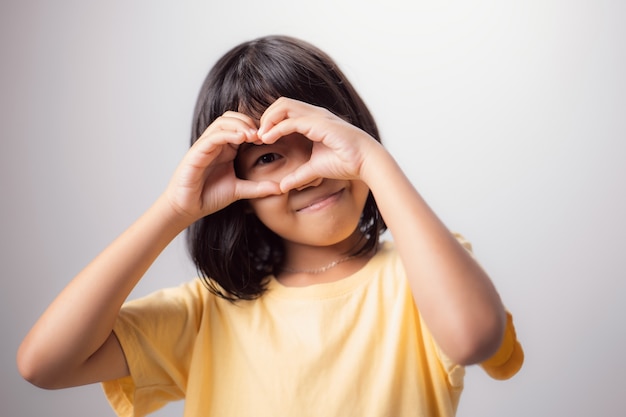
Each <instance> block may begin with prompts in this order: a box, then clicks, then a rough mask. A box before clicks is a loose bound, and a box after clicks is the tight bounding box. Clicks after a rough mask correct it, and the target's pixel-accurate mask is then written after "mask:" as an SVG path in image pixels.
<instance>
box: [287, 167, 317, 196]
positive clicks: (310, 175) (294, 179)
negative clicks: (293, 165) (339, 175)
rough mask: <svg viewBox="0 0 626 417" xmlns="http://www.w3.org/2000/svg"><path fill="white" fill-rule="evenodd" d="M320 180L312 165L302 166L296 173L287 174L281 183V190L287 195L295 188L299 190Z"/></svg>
mask: <svg viewBox="0 0 626 417" xmlns="http://www.w3.org/2000/svg"><path fill="white" fill-rule="evenodd" d="M318 178H319V174H317V173H316V172H315V171H314V170H313V167H312V166H311V164H310V163H306V164H303V165H300V166H299V167H298V168H297V169H296V170H295V171H293V172H291V173H289V174H287V175H286V176H285V177H283V179H282V180H281V181H280V190H281V191H282V192H283V193H286V192H287V191H289V190H293V189H294V188H299V187H302V186H305V185H307V184H310V183H312V182H313V181H315V180H316V179H318Z"/></svg>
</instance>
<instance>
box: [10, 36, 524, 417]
mask: <svg viewBox="0 0 626 417" xmlns="http://www.w3.org/2000/svg"><path fill="white" fill-rule="evenodd" d="M193 129H194V130H193V133H192V146H191V149H190V150H189V152H188V153H187V154H186V155H185V157H184V158H183V160H182V162H181V163H180V165H179V166H178V168H177V170H176V172H175V173H174V175H173V178H172V180H171V182H170V184H169V185H168V187H167V188H166V190H165V192H164V193H163V194H162V195H161V196H160V198H158V199H157V201H156V202H155V203H154V204H153V205H152V206H151V207H150V208H149V209H148V210H147V211H146V212H145V213H144V214H143V215H142V216H141V217H140V218H139V219H138V220H137V221H136V222H135V223H134V224H133V225H132V226H131V227H130V228H129V229H128V230H126V231H125V232H124V233H123V234H122V235H121V236H120V237H118V238H117V239H116V240H115V241H114V242H113V243H112V244H111V245H110V246H109V247H107V248H106V249H105V250H104V251H103V252H102V253H101V254H100V255H99V256H98V257H96V258H95V259H94V260H93V261H92V262H91V263H90V264H89V265H88V266H87V267H86V268H85V269H84V270H83V271H81V272H80V273H79V274H78V275H77V276H76V277H75V278H74V280H72V281H71V282H70V284H69V285H68V286H67V287H66V288H65V289H64V290H63V291H62V292H61V294H60V295H59V296H58V297H57V298H56V300H55V301H54V302H53V303H52V304H51V305H50V307H49V308H48V309H47V310H46V312H45V313H44V314H43V315H42V317H41V318H40V319H39V320H38V322H37V323H36V324H35V325H34V327H33V328H32V330H31V331H30V333H29V334H28V335H27V336H26V338H25V339H24V341H23V343H22V345H21V347H20V349H19V352H18V366H19V369H20V372H21V373H22V375H23V376H24V377H25V378H26V379H27V380H29V381H30V382H32V383H33V384H35V385H38V386H42V387H45V388H60V387H69V386H75V385H81V384H88V383H93V382H99V381H105V382H103V385H104V389H105V392H106V395H107V396H108V398H109V401H110V402H111V404H112V406H113V407H114V408H115V410H116V412H117V413H118V415H120V416H143V415H146V414H148V413H150V412H152V411H154V410H156V409H158V408H160V407H162V406H163V405H164V404H165V403H167V402H168V401H172V400H178V399H183V398H184V399H186V404H185V414H184V415H185V416H200V415H203V416H204V415H206V416H251V415H254V416H320V415H323V416H347V415H350V416H383V415H388V416H415V415H420V416H452V415H454V414H455V411H456V408H457V404H458V401H459V396H460V393H461V390H462V388H463V374H464V366H465V365H469V364H476V363H479V364H481V365H482V366H483V368H484V369H485V370H486V371H487V372H488V373H489V374H490V375H491V376H493V377H495V378H499V379H504V378H508V377H511V376H512V375H513V374H515V373H516V372H517V371H518V369H519V368H520V367H521V364H522V359H523V353H522V350H521V347H520V345H519V343H518V342H517V340H516V336H515V331H514V328H513V324H512V321H511V316H510V315H509V314H508V313H507V312H506V311H505V309H504V308H503V306H502V303H501V301H500V298H499V296H498V293H497V292H496V290H495V289H494V286H493V285H492V283H491V281H490V279H489V277H488V276H487V275H486V274H485V272H484V271H483V270H482V269H481V267H480V266H479V265H478V264H477V263H476V262H475V261H474V259H473V258H472V256H471V254H470V253H469V251H468V250H466V249H465V248H464V247H463V246H465V247H466V248H468V245H467V244H466V243H465V242H463V240H462V238H460V237H459V236H457V235H453V234H451V233H450V232H449V231H448V230H447V229H446V227H445V226H444V225H443V224H442V222H441V221H440V220H439V219H438V218H437V216H436V215H435V214H434V213H433V212H432V211H431V210H430V208H429V207H428V206H427V204H426V203H425V202H424V201H423V200H422V198H421V196H420V194H419V193H418V192H417V191H416V190H415V188H414V187H413V186H412V185H411V183H410V182H409V180H408V179H407V177H406V176H405V175H404V173H403V172H402V170H401V169H400V168H399V166H398V165H397V164H396V162H395V161H394V159H393V158H392V157H391V155H390V154H389V153H388V152H387V151H386V150H385V149H384V148H383V147H382V145H381V144H380V139H379V135H378V131H377V128H376V125H375V123H374V120H373V118H372V116H371V114H370V112H369V111H368V109H367V108H366V106H365V104H364V102H363V101H362V100H361V98H360V97H359V96H358V94H357V93H356V92H355V90H354V89H353V87H352V85H351V84H350V83H349V82H348V80H347V79H346V78H345V76H344V75H343V74H342V72H341V71H340V70H339V69H338V68H337V66H336V65H335V63H334V62H333V61H332V60H331V59H330V58H329V57H328V56H327V55H326V54H324V53H323V52H322V51H320V50H318V49H317V48H315V47H313V46H312V45H309V44H307V43H305V42H302V41H300V40H297V39H293V38H289V37H280V36H274V37H265V38H260V39H256V40H253V41H251V42H246V43H244V44H241V45H239V46H237V47H235V48H234V49H232V50H231V51H229V52H228V53H227V54H226V55H225V56H223V57H222V58H221V59H220V60H219V61H218V62H217V64H216V65H215V66H214V67H213V69H212V70H211V71H210V73H209V75H208V77H207V79H206V80H205V82H204V85H203V86H202V89H201V92H200V95H199V98H198V102H197V105H196V109H195V116H194V126H193ZM196 138H197V140H195V139H196ZM387 227H388V228H389V230H390V232H391V234H392V236H393V242H390V241H387V242H381V241H380V234H381V233H382V232H383V231H384V230H386V228H387ZM187 228H189V234H188V237H189V246H190V251H191V255H192V258H193V260H194V262H195V264H196V265H197V268H198V271H199V273H200V275H201V278H202V279H201V280H200V279H198V280H195V281H193V282H189V283H186V284H184V285H181V286H179V287H177V288H172V289H165V290H162V291H159V292H156V293H154V294H152V295H150V296H147V297H144V298H142V299H139V300H135V301H130V302H128V303H126V304H124V305H123V303H124V302H125V300H126V298H127V296H128V294H129V293H130V291H131V290H132V288H133V287H134V286H135V284H136V283H137V282H138V281H139V279H140V278H141V277H142V275H143V274H144V273H145V271H146V270H147V268H148V267H149V266H150V265H151V264H152V262H153V261H154V260H155V259H156V257H157V256H158V255H159V253H160V252H161V251H162V250H163V249H164V248H165V247H166V246H167V245H168V243H169V242H170V241H171V240H172V239H173V238H174V237H175V236H177V235H178V234H179V233H181V232H182V231H183V230H185V229H187ZM203 284H204V285H203ZM207 288H208V290H207Z"/></svg>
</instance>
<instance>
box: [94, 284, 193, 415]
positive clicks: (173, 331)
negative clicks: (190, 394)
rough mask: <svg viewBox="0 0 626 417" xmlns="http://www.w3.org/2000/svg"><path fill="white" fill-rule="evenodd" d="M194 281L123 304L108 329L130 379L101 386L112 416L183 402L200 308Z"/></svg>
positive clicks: (148, 411)
mask: <svg viewBox="0 0 626 417" xmlns="http://www.w3.org/2000/svg"><path fill="white" fill-rule="evenodd" d="M198 285H201V284H198V283H189V284H185V285H182V286H180V287H176V288H170V289H165V290H161V291H158V292H155V293H153V294H151V295H148V296H147V297H144V298H140V299H138V300H133V301H130V302H128V303H126V304H125V305H124V306H123V307H122V310H121V311H120V314H119V316H118V319H117V321H116V323H115V326H114V328H113V331H114V334H115V336H116V337H117V338H118V340H119V342H120V345H121V347H122V350H123V351H124V355H125V357H126V362H127V363H128V367H129V370H130V376H128V377H125V378H121V379H118V380H114V381H107V382H103V383H102V387H103V389H104V392H105V395H106V397H107V399H108V401H109V403H110V404H111V406H112V408H113V409H114V410H115V412H116V413H117V415H118V416H123V417H131V416H132V417H135V416H145V415H147V414H149V413H151V412H154V411H156V410H157V409H159V408H161V407H163V406H164V405H166V404H167V403H168V402H171V401H176V400H180V399H183V398H184V396H185V391H186V385H187V377H188V373H189V363H190V356H191V354H190V352H192V350H193V344H194V341H195V339H196V335H197V329H198V326H199V323H198V321H199V319H198V317H199V316H200V312H199V309H200V308H201V307H200V306H201V304H202V303H201V301H200V296H199V295H198V288H197V286H198Z"/></svg>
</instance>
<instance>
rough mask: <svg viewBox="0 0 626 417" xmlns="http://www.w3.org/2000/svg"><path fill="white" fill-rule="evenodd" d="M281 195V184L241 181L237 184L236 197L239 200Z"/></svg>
mask: <svg viewBox="0 0 626 417" xmlns="http://www.w3.org/2000/svg"><path fill="white" fill-rule="evenodd" d="M278 194H281V191H280V186H279V184H277V183H275V182H273V181H259V182H256V181H248V180H241V181H238V182H237V188H236V189H235V195H236V197H237V199H238V200H242V199H252V198H262V197H267V196H270V195H278Z"/></svg>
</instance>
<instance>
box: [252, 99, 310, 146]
mask: <svg viewBox="0 0 626 417" xmlns="http://www.w3.org/2000/svg"><path fill="white" fill-rule="evenodd" d="M306 106H310V105H307V104H306V103H303V102H301V101H298V100H293V99H290V98H287V97H280V98H279V99H277V100H276V101H275V102H274V103H272V104H271V105H270V106H269V107H268V108H267V109H266V110H265V112H263V114H262V115H261V120H259V137H261V136H263V135H264V134H265V133H266V132H267V131H269V130H270V129H272V127H274V126H275V125H277V124H278V123H280V122H281V121H283V120H285V119H290V118H295V117H298V116H300V115H301V114H302V113H303V108H304V107H306ZM311 107H312V106H311Z"/></svg>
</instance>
